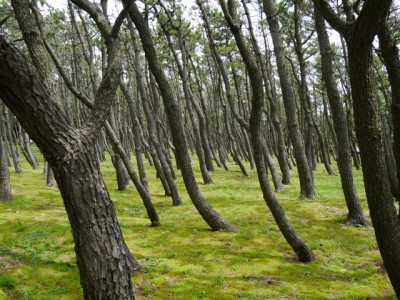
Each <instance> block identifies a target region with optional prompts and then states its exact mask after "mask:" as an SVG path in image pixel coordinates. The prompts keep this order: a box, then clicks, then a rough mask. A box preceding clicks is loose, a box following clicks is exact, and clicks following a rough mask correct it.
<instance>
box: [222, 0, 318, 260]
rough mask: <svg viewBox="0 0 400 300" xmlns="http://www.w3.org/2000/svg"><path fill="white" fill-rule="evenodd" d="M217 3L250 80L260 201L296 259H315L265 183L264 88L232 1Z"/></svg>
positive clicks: (252, 139) (251, 125) (251, 131)
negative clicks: (272, 217) (268, 211)
mask: <svg viewBox="0 0 400 300" xmlns="http://www.w3.org/2000/svg"><path fill="white" fill-rule="evenodd" d="M219 3H220V5H221V7H222V11H223V13H224V16H225V19H226V21H227V22H228V25H229V28H230V30H231V31H232V34H233V35H234V37H235V40H236V43H237V45H238V48H239V51H240V54H241V56H242V58H243V61H244V63H245V65H246V69H247V71H248V72H249V77H250V82H251V86H252V101H251V103H252V107H251V117H250V134H251V141H252V145H253V149H254V157H255V162H256V164H257V174H258V180H259V183H260V186H261V190H262V192H263V196H264V200H265V202H266V203H267V205H268V207H269V209H270V210H271V213H272V215H273V216H274V219H275V222H276V223H277V225H278V227H279V229H280V230H281V232H282V234H283V236H284V237H285V239H286V241H287V242H288V243H289V245H290V246H291V247H292V249H293V250H294V252H295V253H296V254H297V256H298V258H299V260H300V261H302V262H309V261H312V260H314V259H315V257H314V254H313V253H312V251H311V249H310V248H309V247H308V246H307V244H306V243H305V242H304V241H303V240H302V239H301V238H300V237H299V236H298V235H297V233H296V232H295V230H294V229H293V227H292V226H291V224H290V223H289V221H288V219H287V218H286V215H285V212H284V211H283V208H282V207H281V205H280V204H279V202H278V199H277V198H276V197H275V195H274V193H273V192H272V190H271V187H270V185H269V181H268V172H267V168H266V164H265V159H264V152H263V142H264V141H263V139H262V136H261V117H262V107H263V99H264V95H263V93H264V89H263V85H262V76H261V72H260V70H259V68H258V66H257V64H256V62H255V60H254V58H253V57H252V55H251V52H250V51H249V49H248V48H247V46H246V43H245V39H244V37H243V34H242V32H241V30H240V25H239V23H238V19H237V15H236V13H237V12H236V8H235V4H234V0H228V5H229V6H228V7H229V9H228V7H227V5H226V3H225V1H224V0H219Z"/></svg>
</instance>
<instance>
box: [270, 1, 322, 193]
mask: <svg viewBox="0 0 400 300" xmlns="http://www.w3.org/2000/svg"><path fill="white" fill-rule="evenodd" d="M264 11H265V14H266V15H267V21H268V24H269V28H270V31H271V36H272V41H273V44H274V53H275V57H276V62H277V66H278V73H279V79H280V85H281V90H282V97H283V103H284V106H285V113H286V119H287V122H288V124H287V126H288V130H289V135H290V140H291V142H292V145H293V153H294V156H295V158H296V166H297V171H298V173H299V179H300V197H306V198H314V197H315V192H314V179H313V174H312V171H311V168H310V167H309V162H308V160H307V156H306V152H305V148H304V141H303V137H302V135H301V132H300V128H299V124H298V118H297V112H296V105H295V100H294V95H293V91H292V87H291V82H290V76H289V71H288V68H287V65H286V62H285V53H284V47H283V42H282V39H281V36H280V32H279V24H278V20H277V18H276V10H275V7H274V1H273V0H264Z"/></svg>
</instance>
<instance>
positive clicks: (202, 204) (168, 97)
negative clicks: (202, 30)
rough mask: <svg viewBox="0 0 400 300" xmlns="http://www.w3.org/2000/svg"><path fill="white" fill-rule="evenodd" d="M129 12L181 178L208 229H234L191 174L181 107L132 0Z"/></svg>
mask: <svg viewBox="0 0 400 300" xmlns="http://www.w3.org/2000/svg"><path fill="white" fill-rule="evenodd" d="M123 3H124V6H125V7H128V6H129V1H127V0H124V1H123ZM129 16H130V18H131V19H132V21H133V23H134V24H135V26H136V29H137V30H138V32H139V36H140V40H141V41H142V45H143V50H144V52H145V55H146V59H147V62H148V63H149V68H150V70H151V72H152V74H153V75H154V78H155V80H156V81H157V84H158V87H159V89H160V93H161V96H162V98H163V100H164V107H165V110H166V114H167V117H168V122H169V126H170V127H171V133H172V137H173V142H174V146H175V150H176V158H177V160H178V162H179V165H180V167H181V170H182V176H183V180H184V183H185V186H186V189H187V191H188V193H189V196H190V199H191V200H192V202H193V204H194V205H195V207H196V208H197V210H198V211H199V213H200V214H201V216H202V217H203V219H204V220H205V221H206V222H207V224H208V225H209V226H210V227H211V229H212V230H225V231H236V228H235V227H233V226H232V225H230V224H229V223H228V222H227V221H225V220H224V219H223V218H222V217H221V216H220V215H219V214H218V213H217V212H216V211H215V210H214V209H213V208H212V207H211V205H210V204H209V203H208V202H207V201H206V200H205V199H204V197H203V195H202V194H201V192H200V190H199V187H198V185H197V183H196V180H195V178H194V174H193V169H192V167H191V162H190V156H189V151H188V147H187V143H186V137H185V134H184V131H183V128H182V121H181V118H182V117H181V111H180V109H179V106H178V105H177V102H176V100H175V98H174V96H173V93H172V89H171V86H170V84H169V82H168V80H167V78H166V76H165V74H164V71H163V70H162V69H161V66H160V63H159V61H158V57H157V53H156V50H155V48H154V44H153V38H152V36H151V33H150V30H149V27H148V25H147V24H146V22H145V20H144V18H143V16H142V15H141V13H140V11H139V9H138V7H137V5H136V4H135V3H133V4H132V5H131V7H130V8H129Z"/></svg>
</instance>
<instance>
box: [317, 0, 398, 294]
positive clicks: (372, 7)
mask: <svg viewBox="0 0 400 300" xmlns="http://www.w3.org/2000/svg"><path fill="white" fill-rule="evenodd" d="M313 2H314V4H315V6H316V7H317V9H319V11H320V12H321V14H322V16H323V17H324V18H325V19H326V20H327V21H328V22H329V24H330V25H331V26H332V27H333V28H334V29H335V30H337V31H338V32H339V33H340V34H341V35H342V36H344V38H345V39H346V43H347V48H348V53H349V75H350V82H351V91H352V95H353V103H354V119H355V126H356V134H357V139H358V142H359V146H360V150H361V161H362V170H363V175H364V184H365V191H366V195H367V201H368V207H369V211H370V214H371V220H372V223H373V225H374V229H375V236H376V239H377V242H378V246H379V250H380V252H381V255H382V258H383V261H384V264H385V267H386V270H387V271H388V275H389V278H390V281H391V283H392V285H393V288H394V290H395V292H396V294H397V296H398V297H400V225H399V223H398V218H397V211H396V207H395V206H394V203H393V197H392V193H391V190H390V184H389V180H388V176H387V170H386V164H385V150H384V143H383V142H384V141H383V124H382V120H381V112H380V107H379V103H378V101H377V99H376V98H375V82H374V78H373V74H372V69H371V62H372V41H373V39H374V37H375V35H376V33H377V31H378V29H379V26H380V25H382V23H383V22H384V20H385V18H386V15H387V13H388V11H389V7H390V3H391V1H381V0H370V1H366V2H365V3H364V5H363V7H362V9H361V11H360V14H359V15H358V18H357V19H356V20H355V22H354V24H348V23H346V22H344V21H342V20H341V19H340V18H338V16H337V15H335V14H334V12H333V10H332V8H331V7H330V6H329V4H327V3H326V2H325V1H323V0H313Z"/></svg>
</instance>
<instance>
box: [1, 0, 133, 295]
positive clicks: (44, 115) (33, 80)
mask: <svg viewBox="0 0 400 300" xmlns="http://www.w3.org/2000/svg"><path fill="white" fill-rule="evenodd" d="M74 2H77V3H80V4H81V5H82V7H84V8H85V9H87V10H88V12H90V13H91V17H92V18H93V19H94V20H95V22H96V24H97V26H98V28H99V29H100V31H101V32H102V34H103V36H104V37H105V40H106V43H107V52H108V63H107V68H106V70H105V74H104V77H103V79H102V82H101V84H100V86H99V89H98V91H97V93H96V100H95V105H94V107H95V108H94V109H93V111H92V113H91V114H90V115H89V117H88V118H87V122H86V123H85V124H84V126H83V127H82V128H80V129H77V128H74V127H73V126H72V123H71V121H70V120H69V119H68V117H67V115H66V114H65V113H64V112H63V110H62V108H61V107H60V106H59V105H58V104H57V103H56V101H55V99H56V98H57V96H56V94H55V92H54V90H53V89H52V82H51V80H50V79H49V78H51V76H50V74H46V72H47V71H46V68H44V67H43V63H44V62H43V61H42V60H43V59H45V58H44V54H43V53H42V51H43V49H44V47H42V46H40V45H39V44H41V41H40V40H39V39H35V40H34V41H29V37H30V35H34V36H36V35H37V34H38V30H37V28H36V27H35V25H34V22H33V21H32V20H33V19H34V18H33V16H32V14H31V12H30V11H29V2H28V1H26V0H13V1H12V4H13V9H14V11H15V12H17V13H16V16H17V19H18V21H19V23H20V24H22V25H21V27H20V28H21V30H23V31H24V37H25V36H26V35H28V37H26V44H27V46H28V48H32V49H33V48H35V49H39V48H40V50H39V51H38V52H37V53H33V51H32V49H30V50H31V51H30V54H31V56H33V57H34V59H32V61H33V62H34V65H35V67H33V66H32V65H31V64H30V63H29V61H28V60H27V59H26V58H25V57H24V56H23V55H21V54H20V52H19V51H18V50H17V49H15V48H14V47H13V46H12V45H10V44H8V43H7V42H6V41H5V40H4V38H2V37H0V66H1V67H0V98H1V99H2V100H3V101H4V102H5V104H6V105H7V106H8V107H9V108H10V110H11V111H12V112H13V113H14V114H15V116H16V117H17V119H18V121H19V122H20V123H21V125H22V126H23V127H24V128H25V130H26V131H27V132H28V133H29V135H30V137H31V138H32V139H33V140H34V141H35V142H36V144H37V145H38V147H39V148H40V150H41V151H42V152H43V154H44V156H45V157H46V159H47V160H48V162H49V163H50V165H51V166H52V168H53V171H54V174H55V177H56V180H57V183H58V186H59V189H60V192H61V195H62V197H63V200H64V204H65V207H66V211H67V214H68V218H69V221H70V224H71V229H72V234H73V237H74V242H75V253H76V258H77V263H78V267H79V271H80V275H81V284H82V287H83V291H84V296H85V298H86V299H133V291H132V284H131V278H130V276H131V273H132V271H133V270H134V269H135V268H138V266H139V264H138V263H137V261H135V260H134V258H133V256H132V255H131V253H130V251H129V249H128V247H127V246H126V244H125V242H124V240H123V237H122V233H121V230H120V227H119V224H118V222H117V220H116V216H115V211H114V209H113V204H112V202H111V199H110V197H109V195H108V192H107V190H106V187H105V184H104V182H103V179H102V176H101V173H100V168H99V163H98V161H97V158H96V157H97V156H96V155H95V153H96V146H95V145H96V138H97V135H98V134H99V132H100V129H101V127H102V126H103V125H104V122H105V120H106V118H107V116H108V114H109V109H110V107H111V104H112V99H114V95H115V92H116V88H117V86H118V78H119V76H120V74H121V66H120V63H119V59H118V52H119V51H118V50H119V48H118V44H119V41H118V38H117V35H118V34H117V31H114V29H116V28H115V27H114V28H113V29H111V28H110V25H109V23H108V22H107V21H106V20H105V18H104V16H102V15H101V12H100V11H99V10H97V7H96V5H94V4H92V3H89V2H87V1H85V0H79V1H74ZM25 22H28V23H29V22H30V23H33V24H31V25H32V26H31V27H29V26H28V27H26V25H27V24H26V23H25ZM38 69H40V72H38V71H37V70H38ZM40 74H41V75H40ZM46 78H47V79H49V81H47V80H45V79H46Z"/></svg>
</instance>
